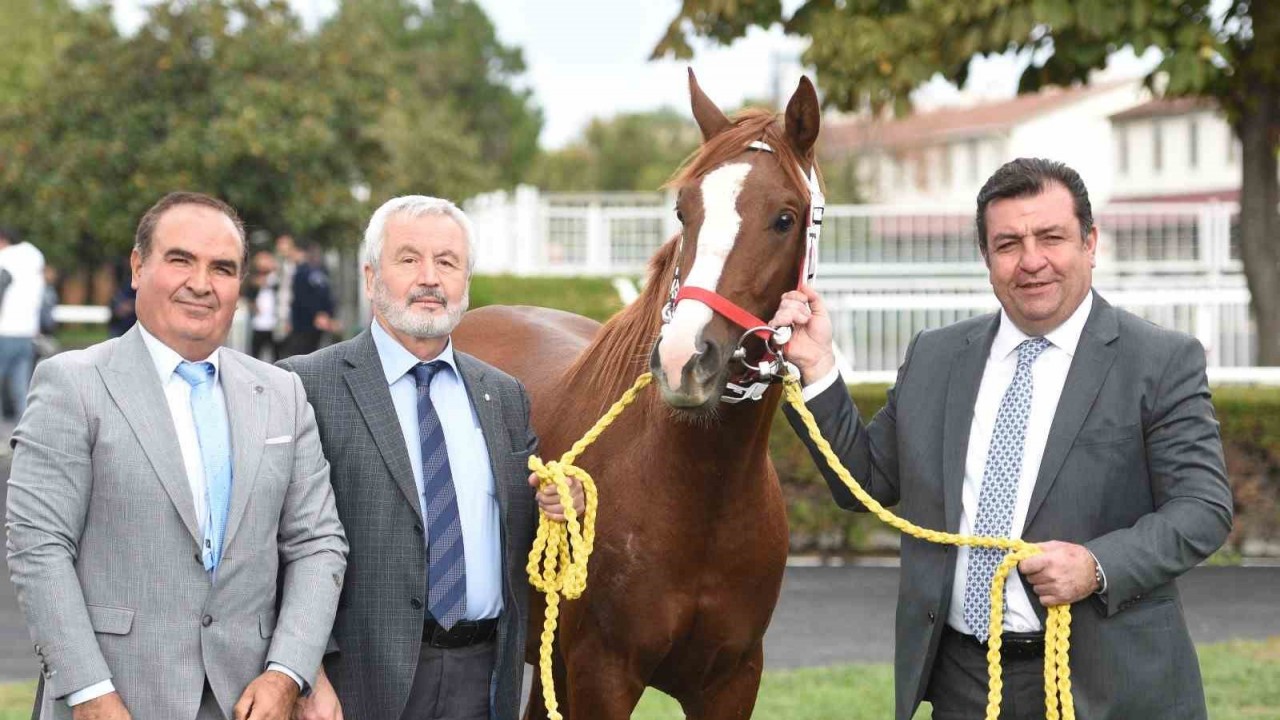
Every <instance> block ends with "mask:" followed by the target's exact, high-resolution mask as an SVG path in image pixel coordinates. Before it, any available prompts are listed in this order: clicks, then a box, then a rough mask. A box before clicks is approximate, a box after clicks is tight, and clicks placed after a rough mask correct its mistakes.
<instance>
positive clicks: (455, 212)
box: [360, 195, 476, 277]
mask: <svg viewBox="0 0 1280 720" xmlns="http://www.w3.org/2000/svg"><path fill="white" fill-rule="evenodd" d="M425 215H445V216H448V217H450V218H452V219H453V221H454V222H456V223H458V226H459V227H461V228H462V234H463V235H465V236H466V238H467V276H468V277H470V276H471V271H472V270H473V269H474V268H475V266H476V230H475V227H474V226H473V225H472V224H471V218H469V217H467V214H466V213H464V212H462V208H459V207H458V206H457V205H454V204H453V203H452V202H450V201H448V200H444V199H441V198H435V197H427V196H426V195H402V196H400V197H396V198H391V199H390V200H388V201H386V202H385V203H383V204H382V207H380V208H378V209H377V210H375V211H374V213H373V217H371V218H369V226H368V227H367V228H365V231H364V241H363V243H362V244H361V247H360V257H361V258H362V259H363V261H364V262H365V263H366V264H368V265H369V266H370V267H372V268H373V271H374V273H377V272H378V263H379V262H380V261H381V259H382V241H383V240H385V239H386V233H387V222H388V221H390V220H391V218H393V217H411V218H418V217H423V216H425Z"/></svg>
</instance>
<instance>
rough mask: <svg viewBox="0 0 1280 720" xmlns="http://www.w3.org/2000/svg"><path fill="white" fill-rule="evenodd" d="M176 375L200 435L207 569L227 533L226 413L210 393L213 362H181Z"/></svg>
mask: <svg viewBox="0 0 1280 720" xmlns="http://www.w3.org/2000/svg"><path fill="white" fill-rule="evenodd" d="M177 373H178V375H179V376H180V377H181V378H182V379H183V380H186V381H187V384H188V385H190V386H191V415H192V417H193V418H194V419H195V422H196V437H198V438H199V439H200V460H201V462H202V463H203V464H204V485H205V497H206V498H207V500H208V502H207V503H206V505H207V506H208V511H207V512H206V514H205V517H204V547H203V548H201V550H202V552H201V555H202V556H203V558H204V569H205V570H208V571H209V572H210V573H212V572H213V571H215V570H217V569H218V563H219V562H221V561H222V540H223V538H224V537H225V536H226V533H227V510H228V508H230V507H231V431H230V428H229V427H228V425H227V415H226V413H225V412H223V411H222V410H220V409H219V408H218V405H217V403H216V402H215V401H214V397H213V373H214V369H213V363H207V362H201V363H190V362H183V363H181V364H179V365H178V369H177Z"/></svg>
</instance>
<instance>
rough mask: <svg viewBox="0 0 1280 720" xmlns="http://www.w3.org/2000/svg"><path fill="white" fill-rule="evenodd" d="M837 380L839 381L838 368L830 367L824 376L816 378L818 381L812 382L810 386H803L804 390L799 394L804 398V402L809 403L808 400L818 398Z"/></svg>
mask: <svg viewBox="0 0 1280 720" xmlns="http://www.w3.org/2000/svg"><path fill="white" fill-rule="evenodd" d="M839 379H840V368H837V367H832V368H831V369H830V370H828V371H827V374H826V375H823V376H822V377H820V378H818V380H817V381H816V382H814V383H813V384H812V385H805V386H804V389H803V390H802V391H801V394H802V395H803V396H804V401H805V402H809V401H810V400H812V399H814V398H816V397H818V396H819V395H821V394H822V393H823V391H824V390H826V389H827V388H829V387H831V386H832V385H834V384H835V382H836V381H837V380H839Z"/></svg>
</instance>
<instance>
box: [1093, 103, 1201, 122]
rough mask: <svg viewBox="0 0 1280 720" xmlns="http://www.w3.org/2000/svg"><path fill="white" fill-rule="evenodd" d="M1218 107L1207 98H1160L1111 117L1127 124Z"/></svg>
mask: <svg viewBox="0 0 1280 720" xmlns="http://www.w3.org/2000/svg"><path fill="white" fill-rule="evenodd" d="M1217 107H1218V104H1217V103H1216V102H1214V100H1213V99H1212V98H1206V97H1178V98H1159V99H1155V100H1148V101H1147V102H1144V103H1142V104H1141V105H1138V106H1136V107H1131V108H1129V109H1128V110H1125V111H1123V112H1118V113H1116V114H1115V115H1112V116H1111V121H1112V122H1125V121H1128V120H1142V119H1146V118H1153V117H1169V116H1173V115H1187V114H1190V113H1193V112H1201V111H1204V110H1215V109H1217Z"/></svg>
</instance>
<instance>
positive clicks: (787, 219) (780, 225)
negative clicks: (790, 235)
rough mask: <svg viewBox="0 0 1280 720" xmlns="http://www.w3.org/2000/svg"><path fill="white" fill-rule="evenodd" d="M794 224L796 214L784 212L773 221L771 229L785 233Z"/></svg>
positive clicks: (789, 230)
mask: <svg viewBox="0 0 1280 720" xmlns="http://www.w3.org/2000/svg"><path fill="white" fill-rule="evenodd" d="M795 225H796V216H795V215H792V214H791V213H789V212H784V213H782V214H781V215H779V216H778V219H777V220H774V221H773V229H774V231H775V232H780V233H787V232H791V228H793V227H795Z"/></svg>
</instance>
